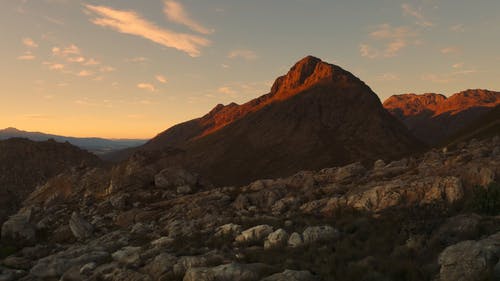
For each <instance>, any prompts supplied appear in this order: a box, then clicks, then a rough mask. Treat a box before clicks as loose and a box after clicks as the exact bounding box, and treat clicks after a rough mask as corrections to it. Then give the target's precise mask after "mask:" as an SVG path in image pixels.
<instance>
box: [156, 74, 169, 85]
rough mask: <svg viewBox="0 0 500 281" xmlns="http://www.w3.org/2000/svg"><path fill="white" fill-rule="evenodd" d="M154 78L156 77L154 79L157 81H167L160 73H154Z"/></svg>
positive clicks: (163, 82)
mask: <svg viewBox="0 0 500 281" xmlns="http://www.w3.org/2000/svg"><path fill="white" fill-rule="evenodd" d="M155 79H156V81H158V82H160V83H162V84H165V83H167V78H166V77H165V76H163V75H161V74H158V75H156V76H155Z"/></svg>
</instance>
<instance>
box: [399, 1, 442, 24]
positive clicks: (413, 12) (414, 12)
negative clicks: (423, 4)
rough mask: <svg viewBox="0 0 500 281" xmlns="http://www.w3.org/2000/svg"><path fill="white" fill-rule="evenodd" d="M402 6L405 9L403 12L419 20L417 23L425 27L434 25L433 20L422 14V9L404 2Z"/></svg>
mask: <svg viewBox="0 0 500 281" xmlns="http://www.w3.org/2000/svg"><path fill="white" fill-rule="evenodd" d="M401 8H402V9H403V14H405V15H409V16H412V17H414V18H415V19H416V20H417V22H416V24H418V25H420V26H423V27H431V26H433V25H434V23H433V22H431V21H429V20H427V19H426V18H425V16H424V15H423V14H422V11H421V9H418V10H417V9H415V8H413V7H412V6H411V5H410V4H406V3H405V4H402V5H401Z"/></svg>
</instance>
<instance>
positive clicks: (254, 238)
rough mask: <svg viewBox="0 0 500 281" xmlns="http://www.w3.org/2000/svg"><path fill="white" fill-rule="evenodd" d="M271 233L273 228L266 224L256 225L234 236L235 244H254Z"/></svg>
mask: <svg viewBox="0 0 500 281" xmlns="http://www.w3.org/2000/svg"><path fill="white" fill-rule="evenodd" d="M271 232H273V227H272V226H269V225H267V224H262V225H257V226H254V227H252V228H249V229H247V230H244V231H243V232H241V234H240V235H238V236H236V239H235V240H236V242H239V243H255V242H260V241H262V240H264V238H266V237H267V236H268V235H269V234H270V233H271Z"/></svg>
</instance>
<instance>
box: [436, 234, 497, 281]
mask: <svg viewBox="0 0 500 281" xmlns="http://www.w3.org/2000/svg"><path fill="white" fill-rule="evenodd" d="M499 259H500V233H497V234H495V235H492V236H490V237H488V238H486V239H483V240H480V241H473V240H468V241H462V242H460V243H457V244H455V245H452V246H449V247H447V248H446V249H444V251H443V252H441V254H440V255H439V259H438V263H439V265H440V266H441V268H440V271H439V278H440V279H439V280H440V281H481V280H497V279H494V278H493V275H492V274H494V269H495V267H496V265H497V263H498V260H499Z"/></svg>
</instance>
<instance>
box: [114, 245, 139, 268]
mask: <svg viewBox="0 0 500 281" xmlns="http://www.w3.org/2000/svg"><path fill="white" fill-rule="evenodd" d="M141 250H142V248H141V247H130V246H129V247H123V248H122V249H120V250H118V251H116V252H114V253H113V254H112V255H111V256H112V257H113V259H114V260H115V261H117V262H118V263H120V264H124V265H137V264H138V263H139V262H140V260H141V256H140V253H141Z"/></svg>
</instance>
